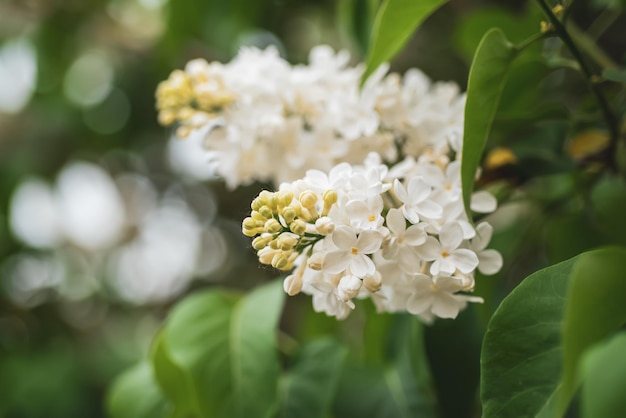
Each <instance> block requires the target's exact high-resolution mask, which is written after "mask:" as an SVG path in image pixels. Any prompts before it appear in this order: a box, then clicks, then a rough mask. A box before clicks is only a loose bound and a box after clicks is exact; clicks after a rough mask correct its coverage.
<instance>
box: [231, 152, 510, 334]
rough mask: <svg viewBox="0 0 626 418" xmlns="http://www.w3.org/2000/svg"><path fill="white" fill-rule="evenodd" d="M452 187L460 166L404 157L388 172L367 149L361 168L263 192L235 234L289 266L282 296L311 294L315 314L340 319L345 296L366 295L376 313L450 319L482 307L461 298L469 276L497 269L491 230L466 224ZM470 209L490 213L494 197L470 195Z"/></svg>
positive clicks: (265, 257) (311, 175)
mask: <svg viewBox="0 0 626 418" xmlns="http://www.w3.org/2000/svg"><path fill="white" fill-rule="evenodd" d="M460 182H461V176H460V162H459V161H452V162H450V163H448V164H446V165H441V164H437V163H435V162H430V161H421V162H419V161H416V160H415V159H413V158H407V159H405V160H404V161H402V162H400V163H398V164H397V165H395V166H393V167H392V168H391V169H388V167H387V166H386V165H384V164H381V158H380V156H379V155H378V154H375V153H372V154H370V155H369V156H368V157H367V158H366V160H365V162H364V164H363V165H359V166H353V165H350V164H348V163H340V164H338V165H337V166H335V167H334V168H332V169H331V170H330V171H329V173H328V174H325V173H324V172H322V171H319V170H309V171H308V172H307V173H306V175H305V176H304V178H302V179H300V180H296V181H294V182H292V183H283V184H281V185H280V188H279V190H278V191H277V192H274V193H272V192H268V191H263V192H261V193H260V194H259V196H258V197H257V198H256V199H255V200H254V201H253V202H252V205H251V206H252V213H251V216H250V217H248V218H246V219H245V220H244V221H243V224H242V229H243V233H244V234H245V235H247V236H249V237H255V238H254V240H253V244H252V245H253V247H254V249H255V250H257V251H258V256H259V260H260V262H261V263H263V264H269V265H272V266H273V267H275V268H278V269H281V270H285V271H291V270H292V269H293V272H291V274H289V275H288V276H287V278H286V279H285V281H284V289H285V291H286V292H287V293H288V294H289V295H295V294H297V293H300V292H303V293H306V294H310V295H312V297H313V307H314V309H315V310H316V311H318V312H326V314H328V315H331V316H336V317H337V318H339V319H343V318H345V317H346V316H347V315H348V314H349V313H350V311H351V310H352V309H354V307H355V304H354V302H353V299H355V298H367V297H370V298H372V300H373V301H374V303H375V305H376V307H377V309H378V310H379V311H381V312H399V311H408V312H410V313H412V314H415V315H418V316H420V317H421V318H422V319H423V320H424V321H426V322H430V321H432V320H433V319H434V318H435V317H440V318H454V317H456V316H457V314H458V312H459V311H460V310H461V309H463V308H464V307H465V306H466V304H467V302H481V301H482V299H481V298H479V297H474V296H470V295H468V293H469V292H471V291H472V290H473V288H474V272H475V270H476V269H478V271H480V272H481V273H484V274H494V273H496V272H497V271H499V270H500V268H501V266H502V257H501V255H500V254H499V253H498V252H497V251H496V250H493V249H486V247H487V245H488V244H489V240H490V239H491V233H492V227H491V226H490V225H489V224H488V223H486V222H483V223H480V224H478V225H477V226H476V227H474V226H473V225H472V224H471V223H470V222H469V221H468V219H467V215H466V214H465V210H464V206H463V200H462V193H461V184H460ZM471 208H472V210H473V211H476V212H482V213H488V212H492V211H493V210H495V208H496V201H495V198H494V197H493V196H491V195H490V194H489V193H487V192H484V191H482V192H477V193H475V194H474V195H473V196H472V204H471Z"/></svg>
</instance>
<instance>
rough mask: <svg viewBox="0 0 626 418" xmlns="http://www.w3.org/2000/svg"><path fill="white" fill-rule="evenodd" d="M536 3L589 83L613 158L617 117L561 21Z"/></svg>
mask: <svg viewBox="0 0 626 418" xmlns="http://www.w3.org/2000/svg"><path fill="white" fill-rule="evenodd" d="M537 3H539V6H540V7H541V8H542V9H543V11H544V13H545V14H546V16H547V17H548V20H549V21H550V24H552V27H553V28H554V31H555V33H556V34H557V36H558V37H559V38H560V39H561V40H562V41H563V43H564V44H565V46H567V48H568V49H569V51H570V53H571V54H572V56H573V57H574V59H575V60H576V61H578V64H579V65H580V70H581V71H582V73H583V75H584V76H585V78H586V79H587V82H588V83H589V88H590V89H591V92H592V93H593V95H594V96H595V98H596V100H597V102H598V104H599V105H600V109H601V110H602V114H603V115H604V120H605V121H606V124H607V127H608V130H609V134H610V138H611V143H610V145H609V155H610V156H614V155H615V150H616V147H617V141H618V138H619V128H618V121H617V117H616V116H615V114H613V111H612V110H611V108H610V106H609V102H608V100H607V99H606V97H605V96H604V93H603V92H602V90H601V89H600V86H599V85H598V83H597V80H599V77H598V75H596V74H594V73H593V71H592V70H591V67H589V64H588V63H587V61H586V60H585V57H584V56H583V55H582V53H581V52H580V50H579V49H578V47H577V46H576V44H575V43H574V40H573V39H572V37H571V36H570V34H569V33H568V32H567V30H566V29H565V26H563V24H562V23H561V21H560V20H559V19H558V18H557V17H556V15H555V14H554V13H553V12H552V10H551V9H550V7H549V6H548V5H547V4H546V2H545V0H537ZM611 165H612V166H614V165H615V161H611Z"/></svg>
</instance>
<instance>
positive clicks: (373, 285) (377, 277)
mask: <svg viewBox="0 0 626 418" xmlns="http://www.w3.org/2000/svg"><path fill="white" fill-rule="evenodd" d="M382 285H383V278H382V276H381V274H380V273H379V272H376V273H374V275H373V276H366V277H365V278H364V279H363V286H365V288H366V289H367V290H369V291H370V292H372V293H376V292H378V291H379V290H380V288H381V287H382Z"/></svg>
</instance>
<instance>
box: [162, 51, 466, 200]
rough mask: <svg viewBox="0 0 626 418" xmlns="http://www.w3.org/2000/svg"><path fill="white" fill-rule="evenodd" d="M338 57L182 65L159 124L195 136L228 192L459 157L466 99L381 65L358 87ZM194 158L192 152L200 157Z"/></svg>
mask: <svg viewBox="0 0 626 418" xmlns="http://www.w3.org/2000/svg"><path fill="white" fill-rule="evenodd" d="M349 59H350V57H349V54H348V53H347V52H346V51H342V52H338V53H335V52H334V51H333V50H332V49H331V48H330V47H327V46H318V47H316V48H314V49H313V50H312V51H311V53H310V57H309V63H308V65H295V66H291V65H290V64H289V63H288V62H287V61H285V60H284V59H282V58H281V57H280V56H279V54H278V52H277V50H276V49H275V48H272V47H269V48H267V49H265V50H259V49H256V48H244V49H242V50H241V51H240V53H239V54H238V55H237V56H236V57H235V58H234V59H233V60H232V61H231V62H229V63H226V64H222V63H217V62H212V63H208V62H207V61H205V60H202V59H197V60H193V61H190V62H189V63H188V64H187V65H186V67H185V69H184V71H183V70H176V71H174V72H173V73H172V74H171V75H170V77H169V78H168V79H167V80H165V81H163V82H161V84H160V85H159V87H158V89H157V93H156V96H157V108H158V110H159V121H160V123H162V124H163V125H172V124H177V129H176V130H175V131H174V132H175V135H176V136H177V137H180V138H182V137H188V136H190V135H192V136H199V137H200V138H201V141H203V143H204V147H205V153H206V155H205V157H206V159H207V160H208V161H209V164H210V165H211V166H212V167H213V170H214V171H215V174H217V175H218V176H220V177H222V178H224V179H225V181H226V183H227V185H228V186H229V187H231V188H234V187H236V186H238V185H241V184H248V183H251V182H253V181H269V182H274V184H278V183H281V182H283V181H293V180H295V179H297V178H301V177H302V176H303V175H304V174H305V173H306V171H307V170H309V169H318V170H322V171H325V172H327V171H328V170H330V169H331V168H332V167H333V166H335V165H337V164H338V163H340V162H348V163H351V164H359V163H360V162H362V161H363V160H364V158H365V157H366V156H367V154H368V153H369V152H376V153H378V154H379V155H380V156H381V157H382V158H383V159H384V161H386V162H388V163H394V162H396V161H398V160H399V159H401V158H403V157H404V156H414V157H416V158H417V157H418V156H421V158H429V159H430V160H437V159H440V160H441V161H440V163H442V164H447V162H448V161H447V158H448V154H449V152H450V148H452V150H453V151H456V152H458V151H459V148H460V144H461V138H462V130H463V108H464V104H465V96H464V95H463V94H460V92H459V88H458V86H457V85H456V84H454V83H447V82H437V83H432V82H431V81H430V80H429V79H428V77H426V76H425V75H424V74H423V73H421V72H420V71H418V70H415V69H413V70H409V71H408V72H407V73H406V74H405V75H404V76H403V77H400V76H399V75H398V74H388V75H386V72H387V68H388V66H386V65H384V66H381V68H379V69H378V70H377V71H376V72H375V73H374V74H373V75H372V76H371V77H369V79H368V80H367V82H366V83H365V84H364V85H363V86H362V87H361V86H360V81H361V75H362V73H363V66H356V67H351V66H349ZM199 153H200V151H199Z"/></svg>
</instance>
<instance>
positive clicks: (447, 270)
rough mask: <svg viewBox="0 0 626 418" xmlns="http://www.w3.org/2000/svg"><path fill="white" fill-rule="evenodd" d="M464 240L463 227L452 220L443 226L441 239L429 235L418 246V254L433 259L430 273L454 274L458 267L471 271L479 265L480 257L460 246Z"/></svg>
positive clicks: (460, 269)
mask: <svg viewBox="0 0 626 418" xmlns="http://www.w3.org/2000/svg"><path fill="white" fill-rule="evenodd" d="M462 241H463V229H462V228H461V226H460V225H459V224H458V223H456V222H450V223H448V224H446V225H444V227H443V228H441V231H440V233H439V239H438V240H437V239H435V238H433V237H428V238H427V239H426V242H425V243H424V244H423V245H421V246H419V247H418V248H417V251H418V254H419V255H420V256H421V257H422V258H424V259H425V260H427V261H433V264H432V265H431V266H430V274H432V275H433V276H436V275H439V274H448V275H452V274H454V272H455V271H456V270H457V269H458V270H459V271H461V272H462V273H465V274H467V273H470V272H471V271H473V270H474V269H475V268H476V266H478V257H477V256H476V254H475V253H474V252H473V251H472V250H469V249H466V248H459V246H460V245H461V242H462Z"/></svg>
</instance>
